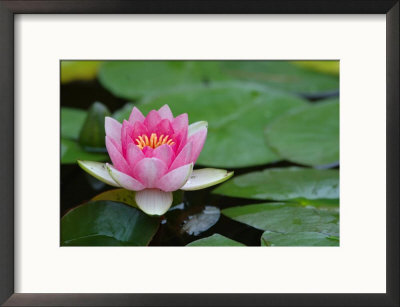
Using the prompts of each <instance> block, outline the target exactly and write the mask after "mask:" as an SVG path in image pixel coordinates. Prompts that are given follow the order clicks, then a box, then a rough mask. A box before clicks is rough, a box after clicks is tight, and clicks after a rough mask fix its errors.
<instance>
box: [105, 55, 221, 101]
mask: <svg viewBox="0 0 400 307" xmlns="http://www.w3.org/2000/svg"><path fill="white" fill-rule="evenodd" d="M215 74H218V66H217V62H213V61H109V62H105V63H104V64H103V65H102V66H101V69H100V72H99V81H100V82H101V84H102V85H103V86H104V87H105V88H106V89H108V90H109V91H110V92H112V93H113V94H114V95H116V96H118V97H121V98H125V99H133V100H135V99H140V98H142V97H144V96H146V95H154V94H158V93H161V92H165V91H170V90H174V89H176V88H184V87H185V86H188V85H192V84H202V83H203V82H204V81H208V80H209V78H210V76H213V75H215Z"/></svg>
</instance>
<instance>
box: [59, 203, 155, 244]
mask: <svg viewBox="0 0 400 307" xmlns="http://www.w3.org/2000/svg"><path fill="white" fill-rule="evenodd" d="M158 226H159V219H157V218H154V217H150V216H148V215H146V214H144V213H143V212H142V211H140V210H138V209H136V208H133V207H131V206H127V205H124V204H121V203H116V202H111V201H94V202H89V203H86V204H83V205H80V206H78V207H76V208H74V209H72V210H70V211H69V212H68V213H67V214H65V215H64V216H63V218H62V219H61V245H63V246H143V245H148V244H149V242H150V240H151V239H152V237H153V236H154V234H155V233H156V231H157V229H158Z"/></svg>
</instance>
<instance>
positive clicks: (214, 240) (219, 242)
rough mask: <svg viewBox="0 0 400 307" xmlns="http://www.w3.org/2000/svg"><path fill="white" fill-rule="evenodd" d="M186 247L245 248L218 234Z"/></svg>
mask: <svg viewBox="0 0 400 307" xmlns="http://www.w3.org/2000/svg"><path fill="white" fill-rule="evenodd" d="M186 246H245V245H244V244H242V243H239V242H237V241H234V240H232V239H229V238H227V237H224V236H223V235H220V234H218V233H215V234H213V235H212V236H209V237H207V238H203V239H199V240H196V241H193V242H190V243H189V244H188V245H186Z"/></svg>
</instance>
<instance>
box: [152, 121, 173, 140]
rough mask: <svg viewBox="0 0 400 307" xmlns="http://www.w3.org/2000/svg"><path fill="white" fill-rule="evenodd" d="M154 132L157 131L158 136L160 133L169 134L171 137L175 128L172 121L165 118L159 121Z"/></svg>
mask: <svg viewBox="0 0 400 307" xmlns="http://www.w3.org/2000/svg"><path fill="white" fill-rule="evenodd" d="M154 133H156V134H157V136H158V137H159V136H160V135H164V136H166V135H168V136H169V137H171V136H172V135H173V134H174V129H173V128H172V125H171V122H170V121H169V120H168V119H163V120H161V121H160V122H159V123H158V125H157V127H156V129H155V130H154Z"/></svg>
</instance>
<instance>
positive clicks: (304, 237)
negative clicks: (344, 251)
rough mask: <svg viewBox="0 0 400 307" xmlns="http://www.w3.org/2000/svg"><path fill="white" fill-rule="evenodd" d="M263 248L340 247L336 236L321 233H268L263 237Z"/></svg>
mask: <svg viewBox="0 0 400 307" xmlns="http://www.w3.org/2000/svg"><path fill="white" fill-rule="evenodd" d="M261 245H262V246H339V239H338V237H336V236H330V235H326V234H323V233H320V232H291V233H278V232H271V231H266V232H264V233H263V235H262V236H261Z"/></svg>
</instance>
